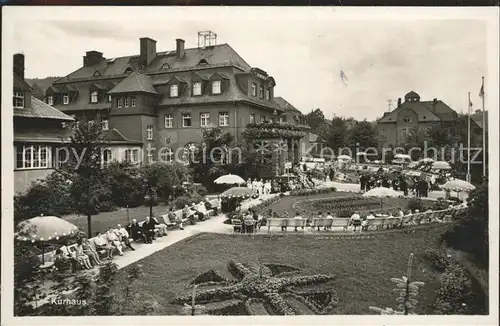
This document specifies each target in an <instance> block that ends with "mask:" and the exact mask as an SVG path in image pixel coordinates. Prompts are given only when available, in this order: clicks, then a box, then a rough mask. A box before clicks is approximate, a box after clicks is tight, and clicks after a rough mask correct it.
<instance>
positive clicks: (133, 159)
mask: <svg viewBox="0 0 500 326" xmlns="http://www.w3.org/2000/svg"><path fill="white" fill-rule="evenodd" d="M125 162H129V163H139V150H138V149H136V148H128V149H126V150H125Z"/></svg>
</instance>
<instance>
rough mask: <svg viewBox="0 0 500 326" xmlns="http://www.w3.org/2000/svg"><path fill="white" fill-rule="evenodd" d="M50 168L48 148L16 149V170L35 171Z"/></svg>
mask: <svg viewBox="0 0 500 326" xmlns="http://www.w3.org/2000/svg"><path fill="white" fill-rule="evenodd" d="M49 166H50V148H49V147H48V146H38V145H35V146H31V145H27V146H19V147H17V148H16V168H18V169H35V168H48V167H49Z"/></svg>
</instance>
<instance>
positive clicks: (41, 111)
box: [14, 96, 74, 121]
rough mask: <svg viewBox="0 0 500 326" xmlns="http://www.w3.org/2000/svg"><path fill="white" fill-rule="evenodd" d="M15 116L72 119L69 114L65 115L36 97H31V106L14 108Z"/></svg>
mask: <svg viewBox="0 0 500 326" xmlns="http://www.w3.org/2000/svg"><path fill="white" fill-rule="evenodd" d="M14 116H15V117H24V118H43V119H55V120H64V121H73V120H74V119H73V118H72V117H70V116H69V115H66V114H64V113H62V112H61V111H59V110H58V109H56V108H54V107H52V106H50V105H48V104H46V103H45V102H43V101H40V100H39V99H37V98H36V97H34V96H32V97H31V108H23V109H14Z"/></svg>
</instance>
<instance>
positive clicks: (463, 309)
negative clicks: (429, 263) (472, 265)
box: [435, 263, 473, 315]
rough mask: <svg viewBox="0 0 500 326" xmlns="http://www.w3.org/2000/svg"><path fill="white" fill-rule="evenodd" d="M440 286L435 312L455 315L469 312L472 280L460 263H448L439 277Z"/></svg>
mask: <svg viewBox="0 0 500 326" xmlns="http://www.w3.org/2000/svg"><path fill="white" fill-rule="evenodd" d="M440 281H441V287H440V288H439V290H438V292H437V300H436V303H435V312H436V313H437V314H444V315H455V314H468V313H470V308H469V305H471V304H472V302H471V299H472V298H473V292H472V280H471V278H470V276H469V275H468V273H467V271H465V270H464V269H463V268H462V267H461V266H460V265H458V264H456V263H452V264H450V266H448V267H447V269H446V271H445V272H444V273H443V274H441V277H440Z"/></svg>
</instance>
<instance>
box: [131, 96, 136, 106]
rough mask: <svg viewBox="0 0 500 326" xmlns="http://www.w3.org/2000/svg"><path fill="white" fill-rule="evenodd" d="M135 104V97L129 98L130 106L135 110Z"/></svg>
mask: <svg viewBox="0 0 500 326" xmlns="http://www.w3.org/2000/svg"><path fill="white" fill-rule="evenodd" d="M136 102H137V101H136V98H135V96H131V97H130V106H131V107H133V108H135V105H136Z"/></svg>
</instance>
